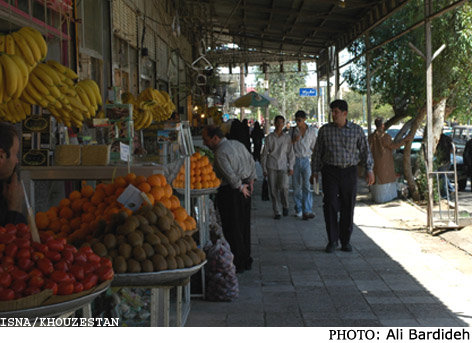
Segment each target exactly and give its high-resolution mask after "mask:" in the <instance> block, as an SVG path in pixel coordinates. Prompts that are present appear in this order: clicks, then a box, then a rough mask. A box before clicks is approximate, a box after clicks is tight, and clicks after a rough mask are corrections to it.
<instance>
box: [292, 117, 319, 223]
mask: <svg viewBox="0 0 472 343" xmlns="http://www.w3.org/2000/svg"><path fill="white" fill-rule="evenodd" d="M305 120H306V113H305V112H304V111H297V112H296V113H295V121H296V123H297V126H296V127H295V128H293V129H292V131H291V138H292V143H293V151H294V153H295V166H294V168H293V178H292V184H293V200H294V201H295V213H296V214H295V215H296V216H297V217H299V218H303V220H308V219H312V218H315V215H314V214H313V197H312V195H311V191H310V176H311V166H310V159H311V155H312V154H313V149H314V148H315V143H316V137H317V136H318V130H317V129H316V128H315V127H314V126H312V127H309V126H308V125H307V124H306V123H305Z"/></svg>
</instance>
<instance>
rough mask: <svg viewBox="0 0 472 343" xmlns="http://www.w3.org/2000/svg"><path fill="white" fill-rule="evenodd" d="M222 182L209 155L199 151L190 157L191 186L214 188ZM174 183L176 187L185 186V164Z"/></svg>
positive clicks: (195, 187)
mask: <svg viewBox="0 0 472 343" xmlns="http://www.w3.org/2000/svg"><path fill="white" fill-rule="evenodd" d="M220 184H221V181H220V179H218V178H217V177H216V175H215V172H214V171H213V167H212V166H211V164H210V161H209V160H208V157H207V156H202V155H201V154H200V153H199V152H196V153H194V154H193V155H192V156H191V157H190V188H191V189H205V188H214V187H219V186H220ZM172 185H173V186H174V187H175V188H185V165H183V166H182V167H181V168H180V171H179V173H178V174H177V176H176V178H175V179H174V182H173V183H172Z"/></svg>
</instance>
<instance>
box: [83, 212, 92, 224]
mask: <svg viewBox="0 0 472 343" xmlns="http://www.w3.org/2000/svg"><path fill="white" fill-rule="evenodd" d="M80 219H81V220H82V223H91V222H92V221H93V220H94V219H95V215H94V214H93V213H84V214H82V216H81V217H80Z"/></svg>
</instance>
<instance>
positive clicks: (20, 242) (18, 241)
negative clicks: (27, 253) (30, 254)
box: [15, 238, 31, 249]
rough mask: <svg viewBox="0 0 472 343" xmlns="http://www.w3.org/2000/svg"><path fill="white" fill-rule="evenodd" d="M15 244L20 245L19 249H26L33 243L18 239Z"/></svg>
mask: <svg viewBox="0 0 472 343" xmlns="http://www.w3.org/2000/svg"><path fill="white" fill-rule="evenodd" d="M15 244H16V245H18V248H19V249H24V248H29V247H30V246H31V241H30V240H29V239H26V238H17V239H16V241H15Z"/></svg>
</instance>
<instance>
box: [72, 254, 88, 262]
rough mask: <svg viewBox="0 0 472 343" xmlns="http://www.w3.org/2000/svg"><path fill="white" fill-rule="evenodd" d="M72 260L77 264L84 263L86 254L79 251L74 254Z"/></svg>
mask: <svg viewBox="0 0 472 343" xmlns="http://www.w3.org/2000/svg"><path fill="white" fill-rule="evenodd" d="M74 261H75V262H76V263H78V264H85V263H86V262H87V255H86V254H85V253H83V252H80V251H79V252H78V253H76V254H75V255H74Z"/></svg>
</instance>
